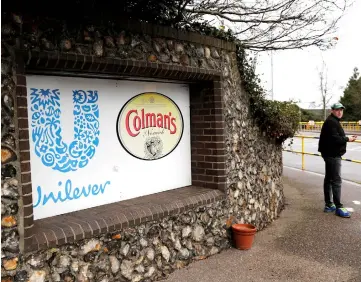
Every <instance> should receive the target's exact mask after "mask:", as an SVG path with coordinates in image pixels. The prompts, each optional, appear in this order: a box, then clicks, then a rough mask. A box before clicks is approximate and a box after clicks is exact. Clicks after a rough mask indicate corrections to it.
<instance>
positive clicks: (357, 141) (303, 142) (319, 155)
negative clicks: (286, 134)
mask: <svg viewBox="0 0 361 282" xmlns="http://www.w3.org/2000/svg"><path fill="white" fill-rule="evenodd" d="M294 137H295V138H301V140H302V143H301V144H302V151H293V150H286V149H283V151H285V152H291V153H296V154H302V170H305V155H309V156H318V157H321V154H315V153H309V152H305V139H320V138H319V137H315V136H304V135H295V136H294ZM355 143H360V144H361V141H360V140H355ZM342 160H344V161H347V162H352V163H357V164H361V161H359V160H350V159H346V158H342Z"/></svg>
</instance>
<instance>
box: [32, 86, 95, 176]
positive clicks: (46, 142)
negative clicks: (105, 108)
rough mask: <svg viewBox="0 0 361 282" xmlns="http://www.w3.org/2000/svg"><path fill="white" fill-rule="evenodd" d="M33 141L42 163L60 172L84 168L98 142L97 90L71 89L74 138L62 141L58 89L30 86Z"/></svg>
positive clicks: (93, 153)
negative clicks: (68, 142) (70, 140)
mask: <svg viewBox="0 0 361 282" xmlns="http://www.w3.org/2000/svg"><path fill="white" fill-rule="evenodd" d="M30 101H31V102H30V103H31V105H30V109H31V128H32V135H31V138H32V141H33V143H34V146H35V153H36V155H37V156H38V157H39V158H40V159H41V161H42V163H43V164H44V165H45V166H47V167H51V168H52V169H54V170H57V171H60V172H64V173H65V172H69V171H76V170H78V169H80V168H83V167H85V166H86V165H87V164H88V163H89V160H91V159H92V158H93V157H94V155H95V150H96V148H97V147H98V145H99V134H100V131H99V106H98V104H97V101H98V92H97V91H93V90H88V91H84V90H73V103H74V110H73V114H74V140H73V141H72V142H70V144H66V143H65V142H63V138H62V135H61V130H62V128H61V124H60V115H61V110H60V92H59V89H53V90H50V89H37V88H31V93H30Z"/></svg>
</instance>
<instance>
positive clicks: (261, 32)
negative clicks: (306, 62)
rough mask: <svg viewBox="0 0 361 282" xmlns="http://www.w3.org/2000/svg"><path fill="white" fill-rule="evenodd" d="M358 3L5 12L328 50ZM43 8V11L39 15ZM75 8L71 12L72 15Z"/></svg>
mask: <svg viewBox="0 0 361 282" xmlns="http://www.w3.org/2000/svg"><path fill="white" fill-rule="evenodd" d="M350 1H352V0H249V1H242V0H122V1H112V0H102V1H99V0H91V1H88V0H76V1H74V0H63V1H61V2H53V1H48V0H32V1H28V0H12V1H5V2H4V7H3V11H9V12H13V13H17V12H19V13H24V12H25V13H28V14H30V13H38V14H39V13H42V14H43V15H46V16H47V17H52V16H55V17H56V18H60V17H67V18H68V19H74V20H80V22H82V23H83V24H84V25H86V23H87V22H92V23H93V24H94V22H95V20H96V19H97V18H101V20H102V22H103V23H109V22H117V21H121V20H122V19H124V18H132V19H136V20H138V21H140V22H150V23H156V24H164V25H169V26H172V27H175V28H186V29H189V30H196V31H202V29H203V30H204V28H205V27H209V26H215V27H217V28H218V27H220V26H221V29H222V28H223V30H224V31H226V27H227V28H228V29H229V31H230V33H232V34H234V35H235V36H236V37H237V38H238V39H239V40H240V42H241V43H242V46H243V48H245V49H248V50H255V51H264V50H282V49H295V48H297V49H299V48H304V47H308V46H318V47H320V48H327V47H330V46H332V45H333V44H334V43H335V42H336V41H337V40H338V38H337V37H335V36H334V32H335V30H336V28H337V23H338V21H339V20H340V18H341V17H342V15H343V14H344V12H345V10H346V8H347V7H348V6H349V3H350ZM38 7H41V9H38ZM69 7H71V9H69Z"/></svg>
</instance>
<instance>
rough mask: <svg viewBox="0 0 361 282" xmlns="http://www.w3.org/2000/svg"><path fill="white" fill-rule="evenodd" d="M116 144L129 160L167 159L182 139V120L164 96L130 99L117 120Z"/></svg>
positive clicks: (174, 104)
mask: <svg viewBox="0 0 361 282" xmlns="http://www.w3.org/2000/svg"><path fill="white" fill-rule="evenodd" d="M117 134H118V138H119V141H120V144H121V145H122V146H123V147H124V149H125V150H126V151H127V152H128V153H129V154H131V155H132V156H134V157H136V158H138V159H142V160H157V159H160V158H163V157H165V156H167V155H169V154H170V153H171V152H172V151H173V150H174V149H175V148H176V147H177V146H178V144H179V142H180V140H181V138H182V135H183V116H182V113H181V111H180V109H179V107H178V106H177V104H176V103H175V102H174V101H173V100H172V99H170V98H168V97H167V96H165V95H163V94H160V93H155V92H147V93H141V94H139V95H137V96H135V97H133V98H131V99H130V100H129V101H128V102H127V103H126V104H125V105H124V106H123V108H122V109H121V110H120V112H119V115H118V119H117Z"/></svg>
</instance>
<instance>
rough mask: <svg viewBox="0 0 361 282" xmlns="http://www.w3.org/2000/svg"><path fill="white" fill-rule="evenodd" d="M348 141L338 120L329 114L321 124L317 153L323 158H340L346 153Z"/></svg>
mask: <svg viewBox="0 0 361 282" xmlns="http://www.w3.org/2000/svg"><path fill="white" fill-rule="evenodd" d="M348 141H349V140H348V137H346V135H345V131H344V130H343V128H342V126H341V124H340V119H339V118H338V117H336V116H334V115H333V114H331V115H330V116H329V117H328V118H327V119H326V120H325V122H324V123H323V126H322V129H321V135H320V141H319V143H318V151H319V152H321V155H322V156H323V157H341V156H343V155H344V154H345V153H346V145H347V142H348Z"/></svg>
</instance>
